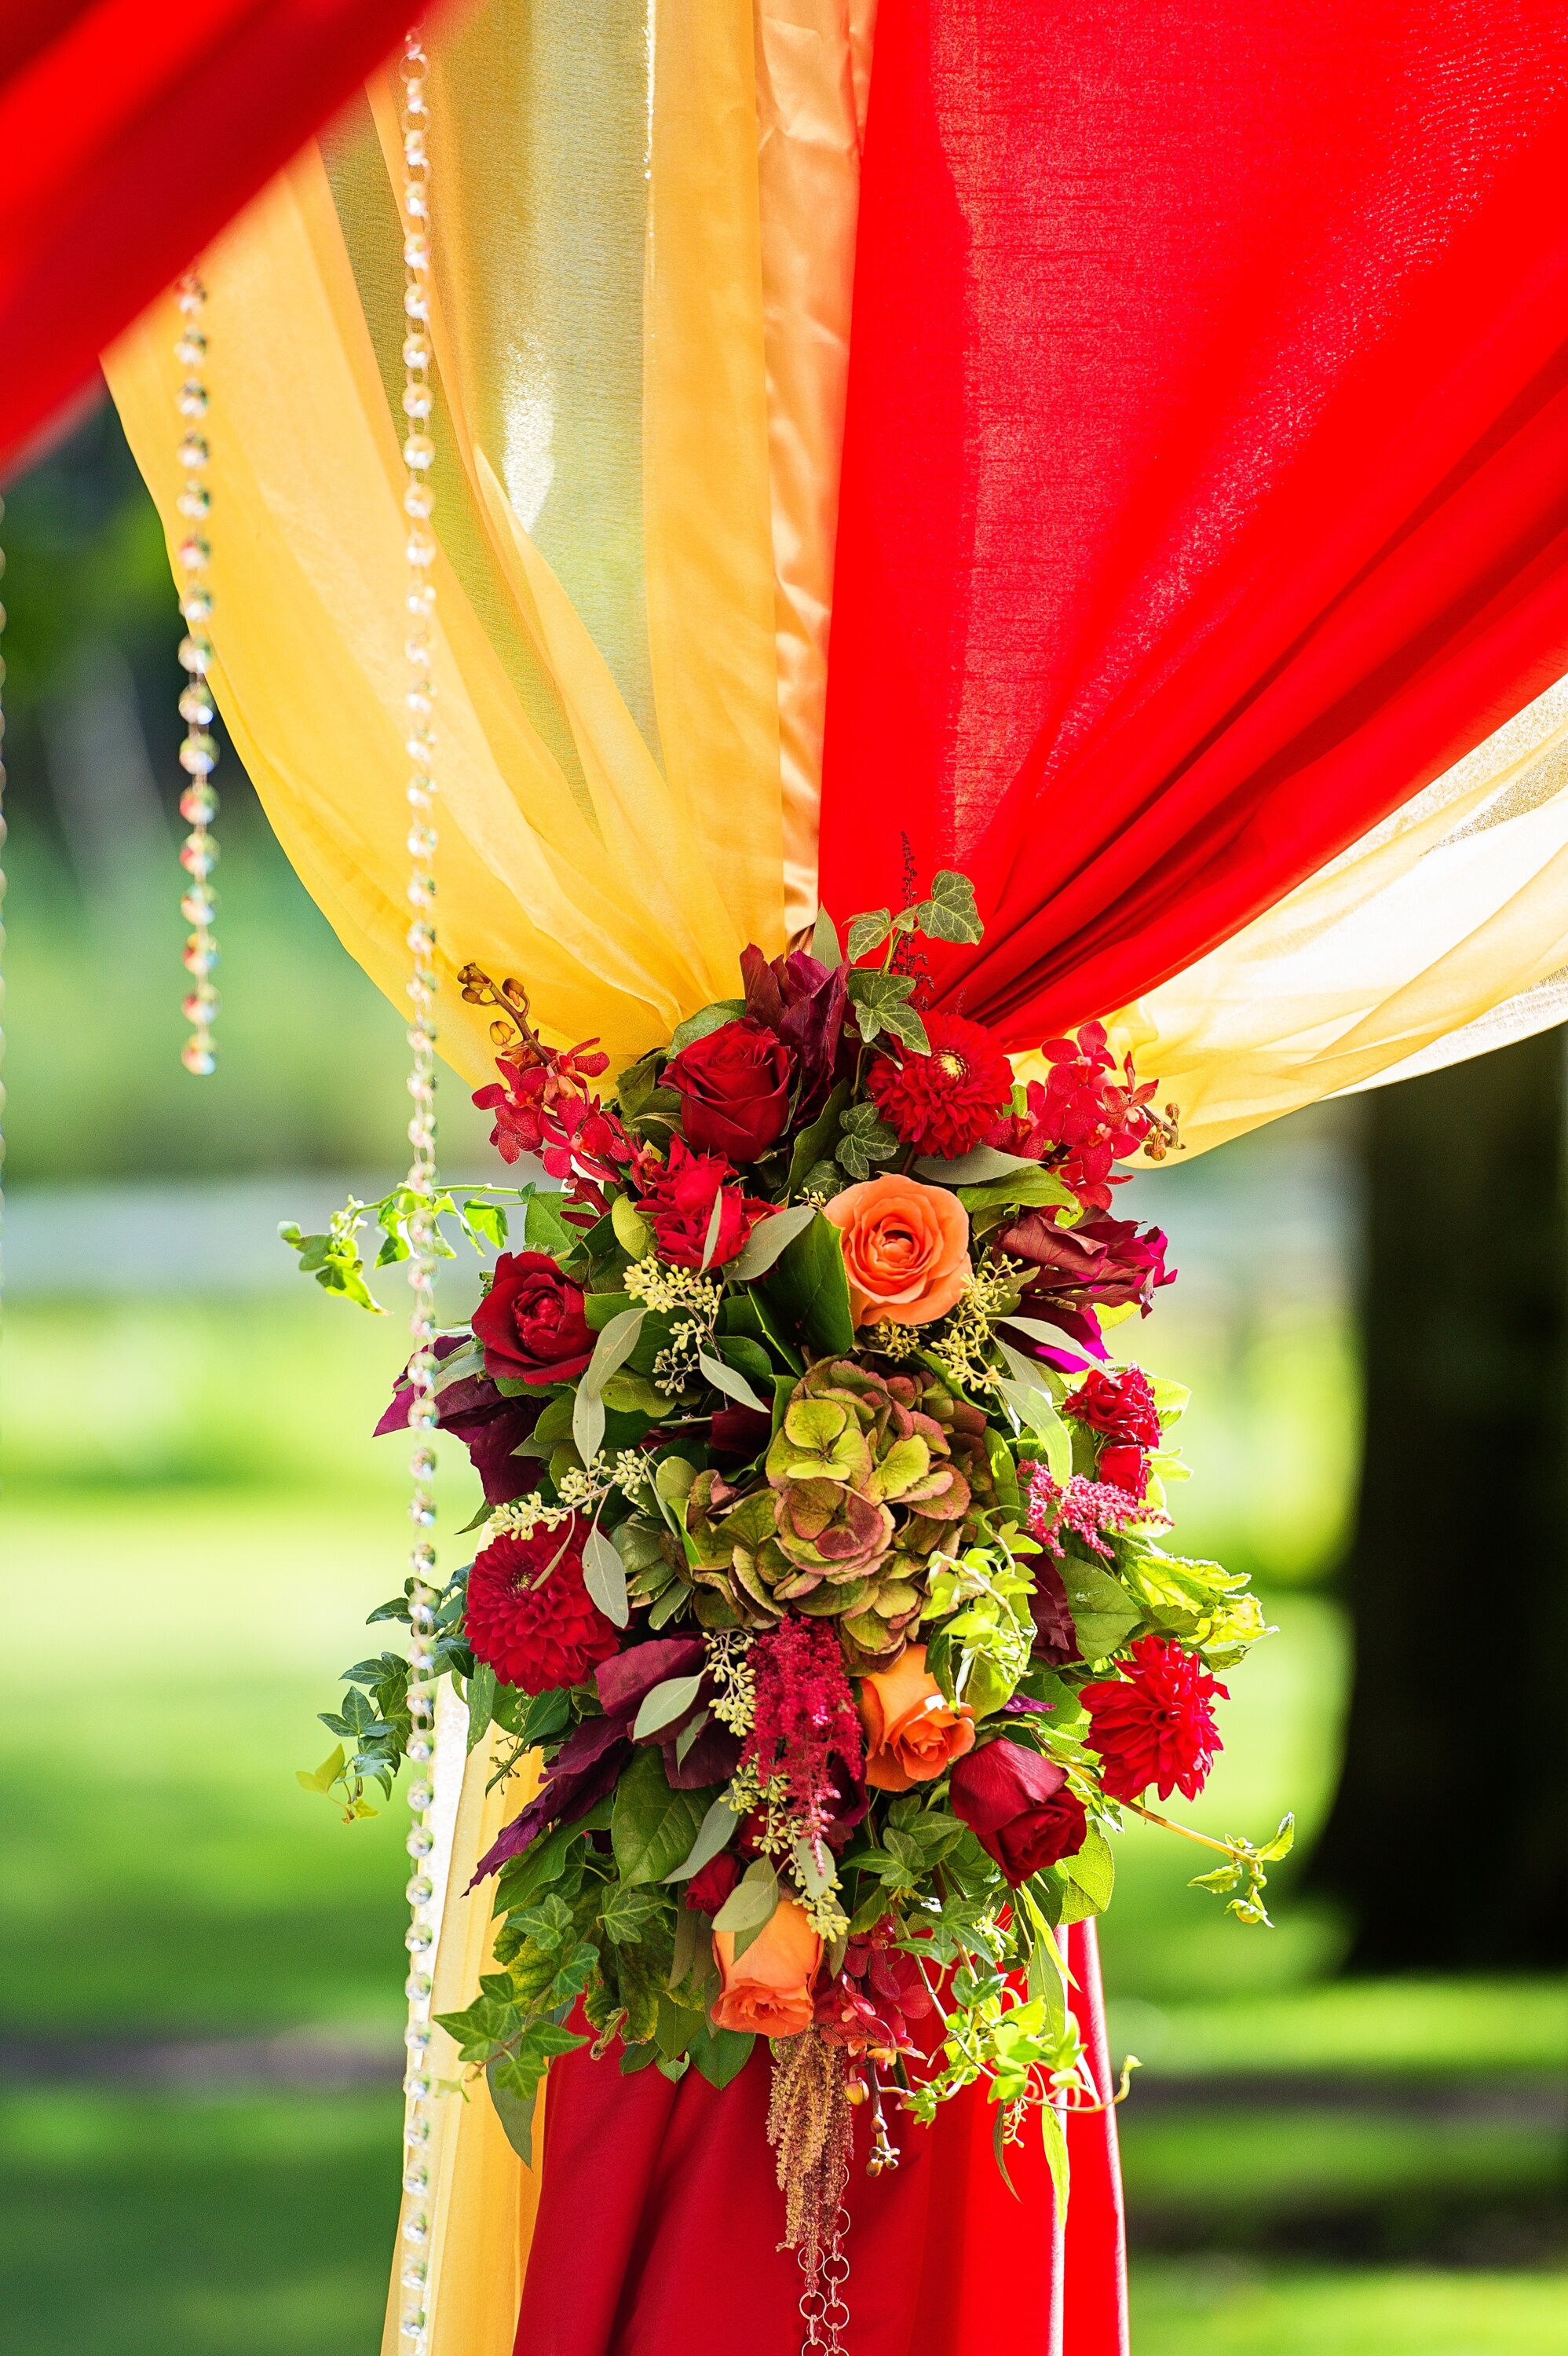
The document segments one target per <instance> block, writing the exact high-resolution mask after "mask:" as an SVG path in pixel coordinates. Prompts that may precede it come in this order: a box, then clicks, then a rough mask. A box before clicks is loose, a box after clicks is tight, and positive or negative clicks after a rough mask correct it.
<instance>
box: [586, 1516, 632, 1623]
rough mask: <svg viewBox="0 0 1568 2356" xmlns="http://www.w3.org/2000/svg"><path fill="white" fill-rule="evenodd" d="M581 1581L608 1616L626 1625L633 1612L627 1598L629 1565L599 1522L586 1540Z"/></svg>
mask: <svg viewBox="0 0 1568 2356" xmlns="http://www.w3.org/2000/svg"><path fill="white" fill-rule="evenodd" d="M582 1584H583V1585H584V1587H586V1588H587V1590H588V1592H589V1594H590V1596H591V1597H592V1600H593V1601H594V1602H595V1603H596V1604H597V1605H598V1606H599V1609H600V1611H601V1612H603V1614H604V1617H605V1619H606V1620H610V1621H613V1622H614V1625H615V1626H616V1627H617V1628H624V1626H625V1624H626V1622H627V1621H628V1620H629V1619H630V1618H631V1616H632V1609H631V1605H630V1604H629V1602H628V1601H627V1600H626V1569H625V1565H624V1563H623V1562H622V1560H621V1557H620V1554H619V1552H618V1551H617V1549H616V1547H615V1544H614V1541H613V1539H612V1538H610V1537H607V1536H606V1534H605V1532H604V1531H603V1529H602V1528H601V1527H600V1526H599V1524H598V1523H597V1522H595V1523H594V1525H593V1526H592V1529H591V1530H590V1531H589V1533H588V1536H587V1537H586V1539H585V1540H584V1541H583V1547H582Z"/></svg>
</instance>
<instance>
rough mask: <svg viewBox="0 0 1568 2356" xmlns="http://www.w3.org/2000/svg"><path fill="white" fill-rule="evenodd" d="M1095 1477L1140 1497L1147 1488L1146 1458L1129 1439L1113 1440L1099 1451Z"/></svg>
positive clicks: (1114, 1487) (1108, 1485)
mask: <svg viewBox="0 0 1568 2356" xmlns="http://www.w3.org/2000/svg"><path fill="white" fill-rule="evenodd" d="M1096 1477H1097V1478H1098V1479H1099V1480H1100V1481H1102V1482H1103V1483H1104V1484H1105V1485H1106V1486H1107V1487H1109V1488H1112V1489H1125V1491H1126V1494H1127V1495H1128V1496H1129V1497H1141V1496H1143V1495H1144V1494H1145V1493H1146V1491H1147V1488H1148V1459H1147V1456H1146V1455H1145V1454H1144V1452H1143V1450H1142V1449H1141V1448H1139V1447H1137V1446H1136V1445H1135V1443H1134V1442H1133V1441H1132V1440H1110V1441H1108V1442H1107V1443H1106V1445H1105V1446H1104V1448H1102V1449H1101V1451H1100V1462H1099V1467H1098V1471H1097V1475H1096Z"/></svg>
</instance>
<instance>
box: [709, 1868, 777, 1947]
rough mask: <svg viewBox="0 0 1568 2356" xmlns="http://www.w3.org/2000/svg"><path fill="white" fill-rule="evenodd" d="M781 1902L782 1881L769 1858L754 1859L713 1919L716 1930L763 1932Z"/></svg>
mask: <svg viewBox="0 0 1568 2356" xmlns="http://www.w3.org/2000/svg"><path fill="white" fill-rule="evenodd" d="M778 1902H779V1878H778V1875H777V1874H776V1873H775V1872H774V1870H773V1867H772V1866H771V1865H770V1864H769V1863H768V1861H767V1859H766V1858H764V1857H759V1858H755V1859H753V1861H752V1864H750V1865H749V1866H748V1867H747V1868H746V1870H745V1872H744V1873H743V1874H742V1875H741V1879H740V1880H739V1881H738V1882H737V1883H736V1884H735V1887H734V1889H733V1890H731V1892H730V1895H729V1897H728V1898H727V1899H726V1900H725V1901H724V1903H723V1905H722V1906H720V1909H719V1912H718V1913H717V1914H715V1916H714V1917H713V1928H714V1929H715V1930H716V1931H736V1932H740V1931H760V1930H761V1929H762V1927H763V1923H764V1922H769V1921H771V1919H772V1917H773V1910H774V1908H775V1907H776V1906H777V1904H778Z"/></svg>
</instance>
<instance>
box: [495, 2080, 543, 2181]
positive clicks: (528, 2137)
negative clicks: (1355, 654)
mask: <svg viewBox="0 0 1568 2356" xmlns="http://www.w3.org/2000/svg"><path fill="white" fill-rule="evenodd" d="M518 2074H519V2073H518V2071H517V2063H516V2062H515V2061H513V2059H512V2057H511V2055H510V2054H508V2053H497V2054H496V2056H495V2058H494V2060H492V2061H487V2062H486V2063H485V2083H486V2085H487V2086H488V2087H489V2089H490V2101H491V2104H492V2105H493V2106H494V2109H495V2113H496V2117H497V2118H498V2119H499V2120H500V2122H501V2132H502V2134H503V2135H504V2136H506V2138H507V2142H508V2143H509V2144H510V2145H511V2147H512V2149H513V2150H514V2151H515V2152H516V2153H517V2158H519V2159H520V2160H521V2161H522V2163H523V2166H524V2167H525V2168H531V2167H532V2166H533V2164H534V2112H535V2110H536V2108H537V2107H538V2104H539V2083H540V2082H539V2079H538V2078H535V2079H534V2081H533V2083H532V2085H531V2086H530V2087H529V2089H528V2093H527V2094H518V2093H517V2091H516V2081H517V2076H518Z"/></svg>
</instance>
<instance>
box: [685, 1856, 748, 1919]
mask: <svg viewBox="0 0 1568 2356" xmlns="http://www.w3.org/2000/svg"><path fill="white" fill-rule="evenodd" d="M740 1879H741V1860H740V1858H738V1857H737V1856H736V1855H735V1852H734V1850H733V1849H728V1848H721V1849H720V1852H719V1854H718V1856H717V1857H710V1858H709V1860H708V1863H707V1864H706V1865H705V1866H703V1867H702V1869H701V1870H700V1871H699V1872H697V1873H694V1874H693V1875H692V1877H691V1879H690V1880H689V1881H688V1883H687V1885H686V1902H687V1904H688V1906H689V1907H691V1908H692V1909H693V1910H694V1912H697V1913H699V1914H717V1913H718V1912H719V1909H720V1906H722V1905H723V1903H724V1901H725V1900H726V1899H727V1898H728V1897H729V1895H730V1892H731V1890H733V1889H734V1887H735V1884H736V1883H737V1882H738V1881H739V1880H740Z"/></svg>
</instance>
